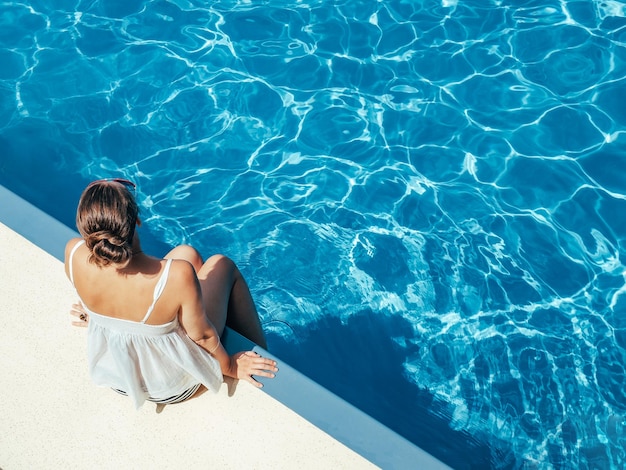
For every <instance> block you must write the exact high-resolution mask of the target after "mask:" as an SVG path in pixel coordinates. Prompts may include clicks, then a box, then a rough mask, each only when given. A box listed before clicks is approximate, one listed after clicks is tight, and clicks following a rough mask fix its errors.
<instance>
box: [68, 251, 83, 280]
mask: <svg viewBox="0 0 626 470" xmlns="http://www.w3.org/2000/svg"><path fill="white" fill-rule="evenodd" d="M83 243H85V240H81V241H79V242H78V243H76V245H74V248H72V251H70V259H69V260H68V263H69V268H70V281H71V283H72V285H74V266H73V264H74V263H73V260H74V253H76V250H77V249H78V247H79V246H81V245H82V244H83Z"/></svg>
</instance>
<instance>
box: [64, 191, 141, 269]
mask: <svg viewBox="0 0 626 470" xmlns="http://www.w3.org/2000/svg"><path fill="white" fill-rule="evenodd" d="M138 215H139V208H138V207H137V202H136V201H135V198H134V196H133V195H132V194H131V192H130V191H129V190H128V188H127V187H126V186H124V185H123V184H120V183H118V182H115V181H97V182H95V183H91V184H90V185H89V186H87V188H85V190H84V191H83V194H82V195H81V197H80V201H79V202H78V210H77V211H76V227H77V228H78V231H79V232H80V234H81V235H82V237H83V238H84V239H85V244H86V245H87V248H89V251H90V252H91V255H90V256H89V262H91V263H95V264H96V265H97V266H108V265H109V264H111V263H113V264H126V263H128V262H129V261H130V258H131V257H132V255H133V247H132V244H133V237H134V235H135V227H136V225H137V216H138Z"/></svg>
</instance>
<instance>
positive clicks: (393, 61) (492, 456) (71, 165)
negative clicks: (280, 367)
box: [0, 0, 626, 468]
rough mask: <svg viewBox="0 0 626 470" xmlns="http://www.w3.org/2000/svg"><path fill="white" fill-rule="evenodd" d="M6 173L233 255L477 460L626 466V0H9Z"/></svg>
mask: <svg viewBox="0 0 626 470" xmlns="http://www.w3.org/2000/svg"><path fill="white" fill-rule="evenodd" d="M0 22H1V26H2V27H1V28H0V44H1V48H0V60H1V63H2V64H3V66H2V68H0V95H1V99H0V145H1V147H0V148H2V152H1V153H0V159H1V160H0V162H1V163H0V184H2V185H4V186H6V187H7V188H9V189H11V190H13V191H15V192H16V193H18V194H19V195H21V196H22V197H24V198H26V199H28V200H30V201H31V202H33V203H35V204H36V205H37V206H39V207H40V208H42V209H44V210H45V211H46V212H48V213H50V214H52V215H54V216H55V217H57V218H58V219H60V220H62V221H64V222H65V223H67V224H68V225H72V224H73V222H72V220H73V212H74V209H75V204H76V200H77V198H78V195H79V193H80V191H81V189H82V188H83V187H84V185H85V184H86V183H87V182H88V181H90V180H91V179H94V178H98V177H105V176H111V175H120V174H122V175H124V176H126V177H129V178H132V179H133V180H135V181H136V182H137V183H138V185H139V190H140V191H139V197H140V202H141V204H142V211H143V212H142V216H143V221H144V228H143V229H142V236H143V237H144V245H147V246H146V248H148V249H152V250H154V251H157V252H163V251H164V250H165V247H166V246H167V245H171V244H176V243H181V242H188V243H192V244H194V245H196V246H197V247H199V248H200V249H201V250H202V251H203V252H205V253H207V254H209V253H213V252H223V253H226V254H229V255H230V256H231V257H233V258H234V259H235V260H236V261H237V262H238V264H239V265H240V266H241V268H242V271H243V272H244V274H245V275H246V277H247V278H248V281H249V283H250V285H251V289H252V291H253V295H254V296H255V299H256V300H257V303H258V306H259V310H260V314H261V316H262V319H263V322H264V326H265V329H266V331H267V334H268V340H269V347H270V349H271V350H272V352H273V353H274V354H276V355H277V356H279V357H281V358H283V359H284V360H285V361H286V362H288V363H291V364H292V365H293V366H295V367H296V368H297V369H299V370H301V371H302V372H304V373H305V374H307V375H309V376H311V377H312V378H313V379H315V380H316V381H318V382H319V383H321V384H322V385H324V386H326V387H327V388H329V389H330V390H332V391H334V392H335V393H337V394H338V395H340V396H342V397H344V398H346V399H347V400H348V401H350V402H352V403H354V404H355V405H357V406H358V407H360V408H361V409H363V410H364V411H366V412H367V413H369V414H371V415H372V416H373V417H375V418H376V419H378V420H379V421H381V422H383V423H384V424H387V425H388V426H389V427H391V428H392V429H394V430H395V431H397V432H398V433H400V434H402V435H404V436H405V437H407V438H408V439H410V440H411V441H413V442H415V443H416V444H418V445H419V446H420V447H422V448H423V449H425V450H427V451H428V452H430V453H432V454H433V455H435V456H436V457H438V458H440V459H441V460H442V461H444V462H446V463H448V464H449V465H451V466H453V467H455V468H535V467H537V468H621V467H623V466H624V461H625V460H626V455H625V451H624V448H625V445H626V396H625V393H626V392H624V390H625V387H624V385H625V384H626V374H625V372H624V363H625V362H626V361H625V359H626V350H625V347H626V320H625V319H626V304H625V302H626V296H625V295H624V292H625V291H626V287H625V274H624V273H625V270H624V264H623V260H622V257H623V255H624V236H625V235H624V234H625V233H626V230H625V229H626V215H625V214H626V210H625V209H626V202H625V198H626V196H625V191H624V187H625V183H626V176H625V175H626V172H625V170H626V152H625V150H626V145H625V144H626V133H625V132H624V129H625V124H626V111H625V110H626V108H625V107H624V106H623V103H624V102H625V100H624V98H625V94H626V93H625V92H624V90H625V89H626V88H625V87H624V85H625V82H626V79H625V78H624V76H625V71H626V67H625V62H624V61H625V59H626V49H625V44H626V5H624V4H623V3H620V2H612V1H597V2H595V1H542V2H538V1H508V2H507V1H499V2H495V1H494V2H479V1H469V2H457V1H454V0H443V1H439V2H434V1H423V2H403V1H400V0H392V1H385V2H355V1H350V2H348V1H345V2H330V1H328V0H326V1H318V2H244V1H232V2H210V3H209V2H200V1H182V0H180V1H152V2H146V1H144V0H141V1H139V0H134V1H133V0H125V1H120V0H107V1H77V2H74V5H73V6H72V8H71V9H70V10H65V9H63V8H62V7H58V6H56V5H55V6H54V7H53V6H51V5H50V4H49V2H44V1H31V2H28V3H22V4H18V3H6V2H5V3H3V6H2V13H1V14H0Z"/></svg>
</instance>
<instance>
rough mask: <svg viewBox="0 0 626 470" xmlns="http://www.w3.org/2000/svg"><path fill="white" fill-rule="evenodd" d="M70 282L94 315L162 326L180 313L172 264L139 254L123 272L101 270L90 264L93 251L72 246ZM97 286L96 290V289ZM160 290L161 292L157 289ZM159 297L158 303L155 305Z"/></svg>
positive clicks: (110, 269) (109, 267)
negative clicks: (171, 272) (90, 253)
mask: <svg viewBox="0 0 626 470" xmlns="http://www.w3.org/2000/svg"><path fill="white" fill-rule="evenodd" d="M68 248H70V249H71V250H73V252H72V253H70V257H69V266H68V268H69V269H71V272H70V273H68V275H69V274H71V276H70V279H71V280H72V282H73V283H74V286H75V288H76V291H77V293H78V295H79V297H80V298H81V300H82V302H83V304H84V305H85V306H86V307H87V308H88V309H89V310H91V311H92V312H95V313H98V314H100V315H103V316H107V317H112V318H118V319H122V320H128V321H135V322H141V321H143V320H144V319H145V317H146V314H147V313H148V310H150V308H151V307H153V310H152V311H151V312H150V315H149V317H148V318H147V319H145V323H146V324H148V325H161V324H165V323H169V322H171V321H172V320H173V319H174V318H175V317H176V315H177V314H178V310H179V306H180V301H179V299H177V296H176V293H177V290H176V289H175V287H174V285H173V284H175V281H174V282H171V281H170V278H172V277H174V279H175V276H172V275H171V274H170V273H169V271H170V270H171V268H170V267H168V262H169V263H171V262H172V260H159V259H157V258H152V257H149V256H145V255H143V256H142V254H135V255H133V258H132V259H131V262H130V263H129V264H128V265H127V266H126V267H124V268H123V269H117V268H115V267H114V266H107V267H99V266H96V265H94V264H93V263H89V261H88V256H89V250H88V249H87V247H86V246H85V245H84V243H82V242H81V241H79V240H77V243H76V244H75V245H74V246H71V245H70V246H69V247H68ZM174 269H176V268H174ZM94 287H96V288H94ZM157 288H159V289H157ZM155 297H157V300H156V302H154V300H155Z"/></svg>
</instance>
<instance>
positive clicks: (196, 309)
mask: <svg viewBox="0 0 626 470" xmlns="http://www.w3.org/2000/svg"><path fill="white" fill-rule="evenodd" d="M172 268H174V269H175V273H173V274H174V275H173V276H170V278H173V279H176V283H177V292H179V295H180V299H181V300H180V322H181V325H182V327H183V328H184V329H185V331H186V333H187V335H188V336H189V337H190V338H191V339H192V340H193V341H194V342H195V343H196V344H197V345H198V346H200V347H201V348H203V349H204V350H206V351H207V352H208V353H209V354H211V355H212V356H213V357H215V358H216V359H217V361H218V362H219V364H220V367H221V369H222V373H223V374H224V375H226V376H228V377H233V378H236V379H244V380H247V381H248V382H250V383H251V384H253V385H255V386H256V387H262V386H263V384H261V383H260V382H257V381H256V380H255V379H254V378H253V377H252V376H253V375H256V376H259V377H269V378H272V377H274V375H275V374H274V373H275V372H276V371H277V370H278V369H277V368H276V362H275V361H273V360H271V359H268V358H264V357H262V356H260V355H258V354H257V353H255V352H253V351H245V352H239V353H237V354H234V355H233V356H229V355H228V353H227V352H226V349H224V346H223V345H222V344H221V341H220V334H219V332H218V331H217V330H216V329H215V327H214V326H213V324H212V323H211V322H210V321H209V319H208V318H207V316H206V315H205V313H204V307H203V305H202V293H201V290H200V283H199V282H198V278H197V276H196V272H195V270H194V268H193V266H192V265H191V264H190V263H188V262H187V261H182V260H175V261H174V262H173V264H172Z"/></svg>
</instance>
